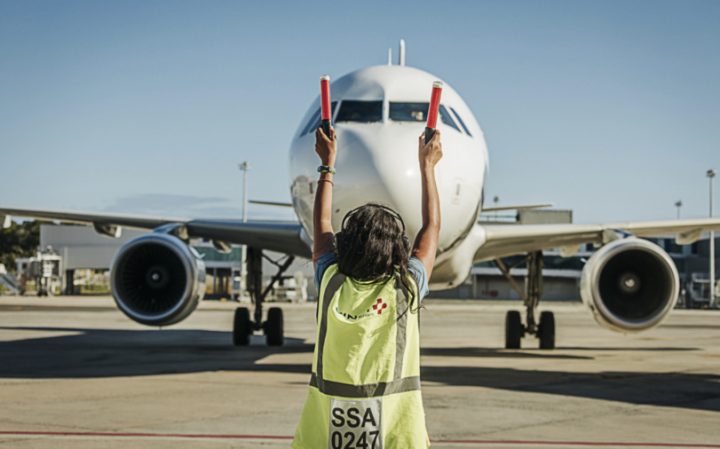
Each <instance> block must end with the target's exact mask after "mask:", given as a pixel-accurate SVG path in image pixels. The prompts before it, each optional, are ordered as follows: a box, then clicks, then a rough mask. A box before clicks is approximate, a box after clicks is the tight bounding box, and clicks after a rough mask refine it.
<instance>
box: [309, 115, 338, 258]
mask: <svg viewBox="0 0 720 449" xmlns="http://www.w3.org/2000/svg"><path fill="white" fill-rule="evenodd" d="M335 142H336V141H335V130H334V129H333V128H330V137H329V138H328V136H326V135H325V133H324V132H323V131H322V128H318V129H317V131H315V152H317V154H318V156H320V164H321V165H326V166H328V167H335V153H336V148H335ZM332 191H333V174H332V173H320V179H318V183H317V190H316V191H315V207H314V208H313V261H316V260H317V258H318V257H320V256H321V255H323V254H325V253H327V252H330V251H332V250H333V235H334V233H333V228H332V220H331V218H332Z"/></svg>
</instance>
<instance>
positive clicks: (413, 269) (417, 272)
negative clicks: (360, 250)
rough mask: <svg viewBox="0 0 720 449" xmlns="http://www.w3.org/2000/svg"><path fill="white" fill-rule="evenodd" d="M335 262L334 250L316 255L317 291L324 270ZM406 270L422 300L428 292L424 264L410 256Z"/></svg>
mask: <svg viewBox="0 0 720 449" xmlns="http://www.w3.org/2000/svg"><path fill="white" fill-rule="evenodd" d="M336 262H337V255H336V254H335V253H334V252H328V253H325V254H323V255H321V256H320V257H318V259H317V260H316V261H315V286H316V287H317V289H318V291H320V283H321V282H322V278H323V275H324V274H325V270H327V268H328V267H329V266H330V265H332V264H334V263H336ZM408 271H409V272H410V275H411V276H412V277H413V278H414V279H415V282H416V283H417V285H418V291H419V294H420V300H422V299H423V298H424V297H425V296H427V294H428V293H430V289H429V288H428V279H427V273H426V271H425V265H423V263H422V262H421V261H420V259H418V258H417V257H411V258H410V260H409V261H408Z"/></svg>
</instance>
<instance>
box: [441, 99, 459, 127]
mask: <svg viewBox="0 0 720 449" xmlns="http://www.w3.org/2000/svg"><path fill="white" fill-rule="evenodd" d="M439 112H440V120H442V122H443V123H445V124H446V125H447V126H449V127H451V128H453V129H454V130H455V131H457V132H462V131H460V128H458V126H457V124H456V123H455V120H453V118H452V116H451V115H450V113H449V112H448V110H447V109H445V106H443V105H440V111H439Z"/></svg>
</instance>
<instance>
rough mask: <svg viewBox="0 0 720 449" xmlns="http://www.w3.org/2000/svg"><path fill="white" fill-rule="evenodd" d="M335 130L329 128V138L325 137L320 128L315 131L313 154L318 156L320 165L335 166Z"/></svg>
mask: <svg viewBox="0 0 720 449" xmlns="http://www.w3.org/2000/svg"><path fill="white" fill-rule="evenodd" d="M335 143H336V139H335V129H334V128H333V127H332V126H331V127H330V136H329V137H328V136H326V135H325V132H324V131H323V129H322V126H321V127H319V128H318V129H317V130H316V131H315V152H316V153H317V154H318V156H320V160H321V161H322V165H329V166H331V167H332V166H333V165H335V153H336V152H337V150H336V147H335Z"/></svg>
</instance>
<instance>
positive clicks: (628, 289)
mask: <svg viewBox="0 0 720 449" xmlns="http://www.w3.org/2000/svg"><path fill="white" fill-rule="evenodd" d="M679 287H680V281H679V278H678V273H677V268H675V264H674V263H673V261H672V259H670V256H668V255H667V253H666V252H665V251H663V250H662V249H661V248H660V247H659V246H657V245H655V244H653V243H651V242H648V241H647V240H641V239H638V238H634V237H631V238H625V239H620V240H615V241H613V242H611V243H608V244H607V245H605V246H603V247H602V248H600V249H599V250H598V251H597V252H596V253H595V254H593V255H592V257H590V260H588V262H587V264H585V268H584V269H583V272H582V278H581V280H580V294H581V296H582V299H583V302H584V303H585V305H587V306H588V307H589V308H590V310H591V311H592V313H593V316H594V317H595V319H596V320H597V322H598V323H600V324H601V325H603V326H605V327H607V328H609V329H612V330H614V331H618V332H639V331H643V330H646V329H650V328H652V327H655V326H657V325H658V324H660V322H661V321H662V320H663V319H664V318H665V317H666V316H667V315H668V313H670V310H672V308H673V307H674V306H675V302H676V301H677V298H678V290H679Z"/></svg>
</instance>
